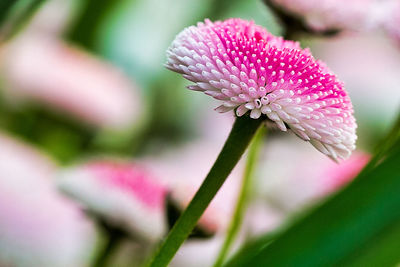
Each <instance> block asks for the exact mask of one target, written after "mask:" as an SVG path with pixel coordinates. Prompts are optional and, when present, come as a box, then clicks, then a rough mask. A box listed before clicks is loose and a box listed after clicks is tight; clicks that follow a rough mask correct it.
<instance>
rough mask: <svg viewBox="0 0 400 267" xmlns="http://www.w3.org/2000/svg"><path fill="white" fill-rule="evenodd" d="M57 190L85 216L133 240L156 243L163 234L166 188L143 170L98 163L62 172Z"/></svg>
mask: <svg viewBox="0 0 400 267" xmlns="http://www.w3.org/2000/svg"><path fill="white" fill-rule="evenodd" d="M60 176H61V177H60V180H59V187H60V189H61V190H62V191H63V192H65V193H66V194H67V195H69V196H70V197H72V198H73V199H75V200H77V201H78V202H79V203H81V205H82V207H83V208H84V209H85V210H87V211H88V212H90V213H92V214H94V215H95V216H97V217H98V218H99V219H100V220H102V221H104V222H106V223H107V224H109V225H111V226H112V227H115V228H118V229H120V230H125V231H126V232H128V233H129V234H131V235H132V236H133V237H138V238H140V239H142V240H146V241H159V240H160V239H161V238H162V237H163V235H164V234H165V232H166V230H167V229H166V228H167V225H166V219H165V197H166V194H167V190H166V187H165V186H164V185H162V184H160V183H158V181H157V180H155V179H154V178H153V176H152V175H151V174H150V173H149V172H148V171H147V170H146V169H144V168H142V167H140V166H138V165H134V164H131V163H128V162H122V161H115V160H114V161H111V160H103V161H102V160H100V161H92V162H89V163H85V164H83V165H80V166H76V167H72V168H70V169H66V170H65V171H64V172H62V173H61V175H60Z"/></svg>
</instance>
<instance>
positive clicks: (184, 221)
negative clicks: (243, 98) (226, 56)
mask: <svg viewBox="0 0 400 267" xmlns="http://www.w3.org/2000/svg"><path fill="white" fill-rule="evenodd" d="M262 122H263V120H262V119H258V120H254V119H252V118H250V117H248V116H242V117H238V118H236V121H235V123H234V125H233V127H232V130H231V132H230V134H229V136H228V139H227V140H226V142H225V145H224V147H223V148H222V150H221V152H220V154H219V155H218V158H217V160H216V161H215V163H214V165H213V166H212V168H211V170H210V172H209V173H208V175H207V177H206V178H205V180H204V182H203V184H202V185H201V186H200V188H199V190H198V191H197V193H196V194H195V196H194V197H193V199H192V201H191V202H190V204H189V205H188V207H187V208H186V210H185V211H184V212H183V213H182V215H181V216H180V218H179V219H178V221H177V222H176V223H175V225H174V226H173V228H172V229H171V231H170V232H169V234H168V236H167V237H166V239H165V240H164V242H163V243H162V244H161V246H160V248H159V249H158V251H157V252H156V254H155V255H154V257H153V258H152V260H151V262H150V263H149V264H148V266H150V267H165V266H167V265H168V263H169V262H170V261H171V260H172V258H173V256H174V255H175V253H176V252H177V251H178V249H179V247H180V246H181V245H182V243H183V242H184V241H185V240H186V238H187V237H188V236H189V234H190V232H191V231H192V230H193V228H194V227H195V226H196V224H197V221H198V220H199V219H200V217H201V215H202V214H203V212H204V211H205V209H206V208H207V206H208V205H209V204H210V202H211V200H212V199H213V198H214V196H215V195H216V194H217V192H218V190H219V189H220V188H221V186H222V185H223V184H224V182H225V180H226V178H227V177H228V175H229V174H230V172H231V171H232V169H233V168H234V167H235V166H236V164H237V162H238V161H239V159H240V158H241V156H242V155H243V153H244V152H245V150H246V148H247V146H248V145H249V143H250V141H251V140H252V138H253V136H254V134H255V133H256V131H257V129H258V128H259V127H260V125H261V124H262Z"/></svg>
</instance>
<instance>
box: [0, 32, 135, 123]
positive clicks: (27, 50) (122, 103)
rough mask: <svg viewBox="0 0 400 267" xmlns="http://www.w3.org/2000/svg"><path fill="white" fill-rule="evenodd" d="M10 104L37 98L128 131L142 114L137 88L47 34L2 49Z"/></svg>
mask: <svg viewBox="0 0 400 267" xmlns="http://www.w3.org/2000/svg"><path fill="white" fill-rule="evenodd" d="M1 70H2V75H3V76H4V79H5V83H6V89H7V90H6V94H7V96H8V98H10V99H11V101H17V100H21V99H24V100H33V101H36V102H38V103H40V104H43V105H48V106H49V107H51V108H53V109H54V110H57V111H58V112H62V113H66V114H69V115H72V116H74V117H75V118H76V119H78V120H82V121H84V122H86V123H89V124H92V125H95V126H99V127H110V128H124V127H127V126H130V125H132V124H133V123H135V122H136V121H137V120H138V119H139V117H140V114H141V109H142V101H141V99H140V96H139V92H138V88H137V87H136V86H135V85H133V84H132V82H131V81H130V80H129V79H128V78H127V77H125V76H124V75H123V74H122V73H121V72H120V71H119V70H118V69H116V68H115V67H113V66H112V65H111V64H107V63H105V62H103V61H101V60H100V59H98V58H96V57H94V56H92V55H90V54H88V53H86V52H84V51H82V50H78V49H77V48H73V47H71V46H68V45H66V44H65V43H62V42H61V41H59V40H57V39H55V38H52V37H50V36H48V35H46V34H38V33H29V32H27V33H26V34H24V35H23V36H21V37H20V38H19V39H17V40H15V41H14V42H12V43H10V44H9V45H8V46H7V47H5V48H4V49H3V51H2V64H1Z"/></svg>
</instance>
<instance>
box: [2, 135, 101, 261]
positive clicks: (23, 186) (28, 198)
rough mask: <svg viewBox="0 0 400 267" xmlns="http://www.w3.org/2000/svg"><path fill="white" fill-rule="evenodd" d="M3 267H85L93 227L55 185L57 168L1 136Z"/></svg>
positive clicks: (16, 142) (32, 151) (92, 239)
mask: <svg viewBox="0 0 400 267" xmlns="http://www.w3.org/2000/svg"><path fill="white" fill-rule="evenodd" d="M0 147H1V150H0V177H1V178H0V266H22V267H23V266H44V267H50V266H55V267H68V266H86V265H87V263H88V260H89V258H90V254H91V253H92V252H93V249H94V244H95V231H94V227H93V224H91V223H90V221H89V220H87V218H86V217H85V216H84V215H83V214H82V212H81V211H80V210H79V208H78V207H77V205H75V203H73V202H72V201H70V200H69V199H66V198H65V197H63V196H62V195H61V194H60V193H59V192H58V191H57V188H56V185H55V184H54V180H53V179H54V175H55V173H56V168H57V167H56V166H55V164H54V163H53V162H52V161H51V160H50V159H49V158H48V157H46V156H45V155H43V154H41V153H40V152H38V151H36V150H35V149H34V148H32V147H30V146H28V145H27V144H24V143H22V142H20V141H18V140H16V139H14V138H12V137H10V136H7V135H5V134H2V133H0Z"/></svg>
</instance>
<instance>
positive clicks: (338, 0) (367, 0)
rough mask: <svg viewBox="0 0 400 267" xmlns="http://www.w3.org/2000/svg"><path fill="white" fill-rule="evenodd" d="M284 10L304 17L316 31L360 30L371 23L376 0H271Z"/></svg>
mask: <svg viewBox="0 0 400 267" xmlns="http://www.w3.org/2000/svg"><path fill="white" fill-rule="evenodd" d="M269 1H271V2H272V3H273V4H274V5H276V6H278V7H280V8H281V9H283V10H284V11H286V12H288V13H290V14H293V15H296V16H299V17H302V18H304V20H305V22H306V23H307V25H308V26H309V27H310V28H312V29H313V30H316V31H323V30H330V29H336V30H342V29H352V30H359V29H362V28H365V27H369V26H370V25H369V24H370V23H371V22H370V21H369V20H370V18H371V17H370V15H371V13H372V12H373V9H374V7H375V5H374V4H375V3H374V2H375V0H351V1H347V0H269Z"/></svg>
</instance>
